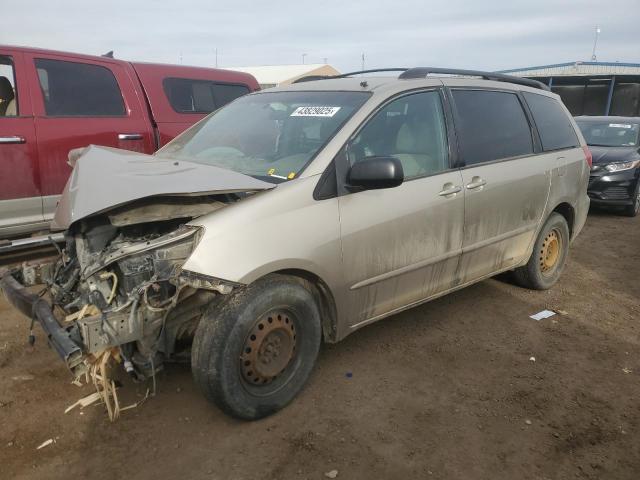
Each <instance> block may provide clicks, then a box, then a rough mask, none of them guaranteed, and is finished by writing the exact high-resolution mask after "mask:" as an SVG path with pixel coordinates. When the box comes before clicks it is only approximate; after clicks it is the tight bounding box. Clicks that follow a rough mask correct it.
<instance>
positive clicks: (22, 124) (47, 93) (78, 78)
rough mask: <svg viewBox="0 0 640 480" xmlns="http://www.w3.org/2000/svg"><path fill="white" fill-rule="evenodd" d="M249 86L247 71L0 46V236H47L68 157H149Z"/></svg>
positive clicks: (68, 169) (251, 87) (251, 83)
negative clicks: (111, 150) (83, 151)
mask: <svg viewBox="0 0 640 480" xmlns="http://www.w3.org/2000/svg"><path fill="white" fill-rule="evenodd" d="M258 88H259V87H258V82H257V81H256V79H255V78H253V77H252V76H251V75H249V74H247V73H241V72H232V71H228V70H218V69H213V68H200V67H188V66H183V65H162V64H153V63H139V62H126V61H123V60H118V59H114V58H109V57H98V56H91V55H80V54H75V53H67V52H54V51H50V50H42V49H37V48H25V47H12V46H6V45H0V239H1V238H5V237H12V236H18V235H25V234H28V233H31V232H34V231H39V230H47V229H48V227H49V221H50V220H51V218H53V211H54V209H55V207H56V204H57V202H58V199H59V198H60V193H61V192H62V189H63V188H64V185H65V183H66V182H67V178H68V177H69V174H70V173H71V167H70V166H69V165H68V164H67V157H68V154H69V151H70V150H72V149H75V148H79V147H86V146H87V145H89V144H94V145H101V146H106V147H116V148H121V149H126V150H133V151H136V152H141V153H153V152H155V151H156V150H157V149H158V148H160V147H161V146H163V145H165V144H166V143H168V142H169V141H170V140H172V139H173V138H174V137H175V136H176V135H178V134H179V133H182V132H183V131H184V130H186V129H187V128H188V127H190V126H191V125H193V124H194V123H196V122H198V121H199V120H201V119H203V118H204V117H205V116H206V115H207V114H209V113H210V112H212V111H213V110H216V109H218V108H220V107H222V106H223V105H226V104H227V103H229V102H230V101H232V100H234V99H236V98H237V97H240V96H242V95H244V94H246V93H249V92H253V91H256V90H258Z"/></svg>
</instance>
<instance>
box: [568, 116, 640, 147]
mask: <svg viewBox="0 0 640 480" xmlns="http://www.w3.org/2000/svg"><path fill="white" fill-rule="evenodd" d="M577 123H578V126H579V127H580V130H581V131H582V135H583V136H584V139H585V141H586V142H587V145H593V146H595V147H637V146H638V140H639V138H638V137H639V134H640V124H637V123H631V122H588V121H587V122H581V121H578V122H577Z"/></svg>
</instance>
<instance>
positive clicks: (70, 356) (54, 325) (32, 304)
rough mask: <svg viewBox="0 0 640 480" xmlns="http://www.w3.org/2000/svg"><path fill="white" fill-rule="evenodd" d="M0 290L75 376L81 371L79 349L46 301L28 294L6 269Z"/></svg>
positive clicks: (0, 277) (69, 332) (2, 274)
mask: <svg viewBox="0 0 640 480" xmlns="http://www.w3.org/2000/svg"><path fill="white" fill-rule="evenodd" d="M0 290H2V291H3V292H4V295H5V297H6V298H7V300H8V301H9V303H11V304H12V305H13V306H14V307H16V308H17V309H18V310H19V311H20V312H22V313H23V314H24V315H26V316H27V317H29V318H30V319H33V320H35V321H37V322H38V323H39V324H40V326H41V327H42V330H44V333H45V334H46V335H47V339H48V341H49V344H50V345H51V346H52V347H53V349H54V350H55V351H56V353H57V354H58V355H59V356H60V358H62V360H63V361H64V362H65V364H66V365H67V367H68V368H69V370H71V372H72V373H73V374H74V375H76V376H77V375H79V374H81V373H83V372H84V369H85V364H84V362H83V351H82V348H81V346H80V345H79V344H78V343H76V341H74V339H73V338H72V333H71V331H70V330H68V329H65V328H63V327H62V326H61V325H60V323H58V320H57V319H56V317H55V316H54V315H53V311H52V309H51V305H49V303H48V302H47V301H46V300H44V299H43V298H41V297H39V296H38V295H35V294H33V293H31V292H30V291H29V290H28V289H27V288H26V287H24V286H23V285H22V284H21V283H20V282H19V281H18V280H16V279H15V278H14V276H13V275H12V274H11V272H10V271H8V270H1V269H0Z"/></svg>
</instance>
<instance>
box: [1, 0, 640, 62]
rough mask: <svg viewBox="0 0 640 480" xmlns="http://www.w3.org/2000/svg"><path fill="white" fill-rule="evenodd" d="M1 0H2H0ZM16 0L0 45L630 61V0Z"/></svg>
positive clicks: (250, 56)
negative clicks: (594, 56) (595, 56)
mask: <svg viewBox="0 0 640 480" xmlns="http://www.w3.org/2000/svg"><path fill="white" fill-rule="evenodd" d="M4 1H5V2H8V0H4ZM612 5H614V4H613V3H611V2H607V1H606V0H598V1H595V0H535V1H531V0H527V1H520V0H511V1H509V0H495V1H491V0H464V1H461V0H439V1H432V0H423V1H420V0H406V1H401V0H395V1H392V0H388V1H378V0H369V1H361V0H341V1H334V0H324V1H323V0H315V1H307V0H272V1H266V0H261V1H253V0H244V1H225V2H221V1H216V0H180V1H176V0H172V1H149V0H147V1H143V0H138V1H135V0H126V1H122V0H107V1H100V2H92V1H91V0H81V1H76V0H56V1H52V0H21V1H20V2H11V8H4V9H2V10H3V12H2V20H3V21H2V28H1V29H0V44H9V45H26V46H31V47H43V48H49V49H55V50H65V51H72V52H81V53H87V54H102V53H105V52H107V51H109V50H113V51H114V52H115V56H116V58H121V59H125V60H137V61H148V62H162V63H183V64H185V65H199V66H215V64H216V49H217V52H218V55H217V58H218V60H217V61H218V66H219V67H222V68H223V67H225V66H248V65H279V64H298V63H302V60H303V54H306V55H305V56H304V57H305V62H306V63H324V62H325V59H326V61H327V62H328V63H329V64H331V65H333V66H334V67H336V68H337V69H338V70H340V71H342V72H346V71H353V70H359V69H360V68H361V63H362V58H361V57H362V54H364V57H365V68H381V67H411V66H419V65H420V66H439V67H458V68H472V69H483V70H500V69H509V68H517V67H527V66H535V65H546V64H553V63H562V62H569V61H576V60H589V59H590V58H591V53H592V48H593V43H594V36H595V29H596V25H598V26H599V27H600V30H601V31H600V34H599V38H598V44H597V52H596V53H597V59H598V60H599V61H620V62H637V63H640V27H639V26H640V0H619V1H618V2H615V8H614V7H612Z"/></svg>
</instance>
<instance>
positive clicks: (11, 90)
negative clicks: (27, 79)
mask: <svg viewBox="0 0 640 480" xmlns="http://www.w3.org/2000/svg"><path fill="white" fill-rule="evenodd" d="M15 78H16V77H15V72H14V69H13V60H12V59H11V57H8V56H4V55H0V117H15V116H17V115H18V95H17V92H16V80H15Z"/></svg>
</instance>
